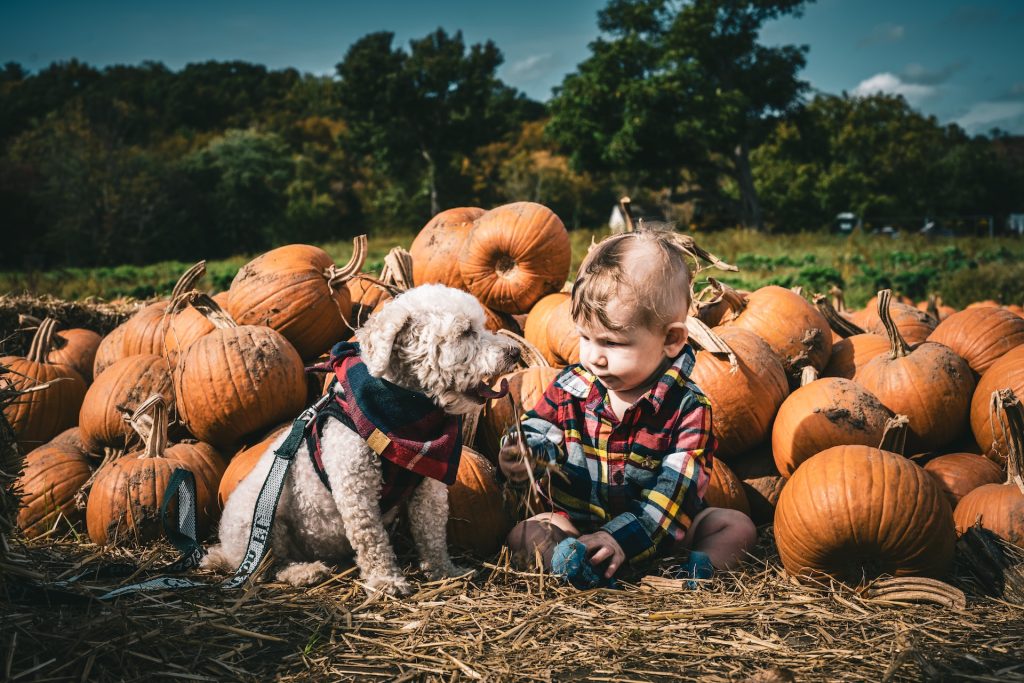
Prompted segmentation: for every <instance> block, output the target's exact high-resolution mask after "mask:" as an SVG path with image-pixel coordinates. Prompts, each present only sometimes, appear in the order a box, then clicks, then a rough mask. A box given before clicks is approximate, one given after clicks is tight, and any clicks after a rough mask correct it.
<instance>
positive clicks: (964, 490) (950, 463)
mask: <svg viewBox="0 0 1024 683" xmlns="http://www.w3.org/2000/svg"><path fill="white" fill-rule="evenodd" d="M924 469H925V471H926V472H928V473H929V474H930V475H932V476H933V477H935V481H936V483H937V484H938V485H939V488H941V489H942V492H943V493H945V494H946V498H947V499H948V500H949V505H950V508H951V509H952V508H955V507H956V505H957V503H959V502H960V499H961V498H963V497H964V496H966V495H967V494H968V493H970V492H971V491H973V490H974V489H976V488H978V487H979V486H984V485H985V484H999V483H1002V481H1003V470H1002V469H1001V468H1000V467H999V465H997V464H995V463H994V462H992V461H991V460H989V459H988V458H986V457H984V456H981V455H978V454H976V453H947V454H946V455H940V456H939V457H937V458H932V459H931V460H929V461H928V462H927V464H925V466H924Z"/></svg>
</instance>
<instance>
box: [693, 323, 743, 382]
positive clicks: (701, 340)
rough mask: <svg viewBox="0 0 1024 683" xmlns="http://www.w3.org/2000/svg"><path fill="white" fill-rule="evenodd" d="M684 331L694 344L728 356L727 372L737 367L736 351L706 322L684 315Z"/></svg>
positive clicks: (712, 352) (738, 364)
mask: <svg viewBox="0 0 1024 683" xmlns="http://www.w3.org/2000/svg"><path fill="white" fill-rule="evenodd" d="M686 331H687V332H688V333H689V337H690V339H689V341H690V343H691V344H693V345H694V346H696V347H698V348H700V349H703V350H704V351H707V352H708V353H710V354H712V355H724V356H727V357H728V358H729V366H730V367H729V372H730V373H733V372H736V370H737V369H739V366H740V362H739V358H738V357H737V356H736V352H735V351H733V350H732V349H731V348H729V345H728V344H726V343H725V340H724V339H722V338H721V337H719V336H718V335H717V334H715V331H714V330H712V329H711V328H710V327H708V326H707V324H705V323H704V321H703V320H701V319H700V318H695V317H693V316H687V317H686Z"/></svg>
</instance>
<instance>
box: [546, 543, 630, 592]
mask: <svg viewBox="0 0 1024 683" xmlns="http://www.w3.org/2000/svg"><path fill="white" fill-rule="evenodd" d="M551 573H552V574H554V575H555V576H560V577H562V578H563V579H565V581H566V582H568V583H570V584H572V585H573V586H575V587H576V588H579V589H580V590H586V589H588V588H616V587H617V586H618V584H617V583H616V581H615V579H614V578H612V579H606V578H604V576H603V575H602V573H600V572H599V571H598V569H597V568H595V567H594V566H593V565H592V564H590V560H589V559H588V558H587V546H585V545H583V543H581V542H580V541H579V540H578V539H575V538H571V537H570V538H566V539H563V540H562V542H561V543H559V544H558V545H556V546H555V549H554V551H553V552H552V554H551Z"/></svg>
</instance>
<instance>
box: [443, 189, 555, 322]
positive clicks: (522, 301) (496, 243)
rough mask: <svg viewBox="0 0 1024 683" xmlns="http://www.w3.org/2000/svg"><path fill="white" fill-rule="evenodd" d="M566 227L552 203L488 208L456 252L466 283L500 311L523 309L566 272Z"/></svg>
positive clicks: (488, 305) (511, 311) (520, 310)
mask: <svg viewBox="0 0 1024 683" xmlns="http://www.w3.org/2000/svg"><path fill="white" fill-rule="evenodd" d="M571 257H572V252H571V248H570V245H569V233H568V232H566V230H565V226H564V225H562V221H561V220H560V219H559V218H558V216H556V215H555V213H554V212H553V211H551V209H549V208H547V207H546V206H542V205H540V204H535V203H533V202H516V203H513V204H506V205H504V206H499V207H497V208H495V209H491V210H490V211H488V212H487V213H485V214H483V215H482V216H480V217H479V218H478V219H477V221H476V224H475V225H474V226H473V229H472V230H470V231H469V235H468V236H467V237H466V241H465V243H464V244H463V245H462V251H461V253H460V254H459V272H460V274H461V276H462V280H463V282H464V283H465V289H466V290H467V291H469V292H470V293H471V294H473V295H474V296H475V297H476V298H477V299H479V300H480V302H481V303H483V305H485V306H487V307H488V308H493V309H494V310H496V311H501V312H503V313H526V312H527V311H529V310H530V308H531V307H533V305H534V304H535V303H537V302H538V301H539V300H540V299H541V298H542V297H544V296H545V295H546V294H551V293H552V292H557V291H558V290H560V289H561V288H562V285H563V284H564V283H565V279H566V278H567V277H568V276H569V263H570V260H571Z"/></svg>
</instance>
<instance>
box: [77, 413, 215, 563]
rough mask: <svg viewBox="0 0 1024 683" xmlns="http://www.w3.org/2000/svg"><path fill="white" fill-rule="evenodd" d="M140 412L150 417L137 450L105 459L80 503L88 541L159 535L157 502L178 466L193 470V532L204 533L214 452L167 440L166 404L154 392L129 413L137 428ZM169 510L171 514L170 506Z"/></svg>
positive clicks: (123, 541) (124, 541) (210, 511)
mask: <svg viewBox="0 0 1024 683" xmlns="http://www.w3.org/2000/svg"><path fill="white" fill-rule="evenodd" d="M144 413H148V414H149V415H150V417H151V419H150V421H149V429H148V430H146V431H147V433H146V435H145V436H144V437H143V441H144V442H145V446H144V447H143V448H142V450H139V451H133V452H130V453H126V454H124V455H123V456H121V457H119V458H117V459H115V460H111V461H108V462H106V463H105V464H104V465H103V466H101V467H100V468H99V470H97V472H96V477H95V479H94V480H93V485H92V490H91V491H90V492H89V502H88V505H87V506H86V526H87V527H88V530H89V538H91V539H92V541H93V542H94V543H97V544H100V545H107V544H114V545H130V544H143V543H146V542H147V541H151V540H154V539H156V538H159V537H160V535H161V534H162V527H161V525H160V504H161V502H162V501H163V496H164V491H165V490H166V488H167V483H168V481H169V480H170V478H171V474H172V473H173V472H174V470H175V469H176V468H178V467H183V468H185V469H188V470H190V471H191V472H192V473H193V474H194V475H195V480H196V528H197V533H198V535H199V536H200V537H202V536H205V535H206V533H208V531H209V529H210V527H211V524H212V523H213V521H214V520H215V519H216V514H217V502H216V501H217V497H216V491H217V486H218V484H219V483H220V482H219V476H220V475H221V474H223V472H224V463H223V461H222V460H221V459H220V455H218V453H217V451H216V450H215V449H214V448H213V447H211V446H210V445H209V444H205V443H189V444H184V443H182V444H176V445H173V446H172V445H169V444H168V441H167V409H166V406H165V405H164V399H163V397H162V396H160V395H159V394H154V395H153V396H152V397H150V399H149V400H147V401H145V402H144V403H143V404H142V405H141V406H139V410H137V411H136V412H135V413H134V414H133V416H132V417H133V419H135V425H136V428H137V429H140V430H141V429H142V427H141V422H139V420H138V418H139V417H140V416H141V415H142V414H144ZM172 508H173V504H172ZM169 513H170V514H177V512H176V511H175V510H173V509H172V510H170V511H169Z"/></svg>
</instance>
